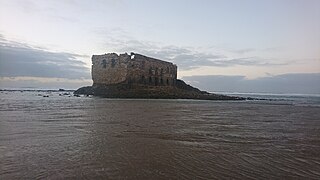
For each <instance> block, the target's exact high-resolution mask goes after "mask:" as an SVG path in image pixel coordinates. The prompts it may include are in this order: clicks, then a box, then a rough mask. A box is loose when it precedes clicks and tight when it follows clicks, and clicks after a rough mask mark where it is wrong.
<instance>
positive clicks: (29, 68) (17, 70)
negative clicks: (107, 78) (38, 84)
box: [0, 38, 91, 79]
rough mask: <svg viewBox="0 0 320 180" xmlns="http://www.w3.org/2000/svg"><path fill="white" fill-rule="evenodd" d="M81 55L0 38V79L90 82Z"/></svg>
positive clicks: (88, 72)
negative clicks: (46, 79) (48, 49)
mask: <svg viewBox="0 0 320 180" xmlns="http://www.w3.org/2000/svg"><path fill="white" fill-rule="evenodd" d="M81 56H82V55H77V54H71V53H65V52H50V51H47V50H44V49H39V48H34V47H31V46H29V45H26V44H21V43H16V42H10V41H6V40H5V39H4V38H0V77H17V76H29V77H51V78H52V77H54V78H70V79H91V77H90V69H89V68H88V67H86V66H85V63H84V62H82V61H80V60H78V58H79V57H81Z"/></svg>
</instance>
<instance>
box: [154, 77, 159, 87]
mask: <svg viewBox="0 0 320 180" xmlns="http://www.w3.org/2000/svg"><path fill="white" fill-rule="evenodd" d="M158 84H159V78H158V77H155V78H154V85H156V86H158Z"/></svg>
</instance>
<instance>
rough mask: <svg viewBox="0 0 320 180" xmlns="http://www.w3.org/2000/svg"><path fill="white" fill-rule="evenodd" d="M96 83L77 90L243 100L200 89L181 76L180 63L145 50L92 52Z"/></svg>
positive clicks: (113, 94)
mask: <svg viewBox="0 0 320 180" xmlns="http://www.w3.org/2000/svg"><path fill="white" fill-rule="evenodd" d="M92 80H93V85H92V86H87V87H82V88H80V89H78V90H76V91H75V92H74V94H76V95H79V94H84V95H94V96H101V97H108V98H156V99H208V100H241V99H243V98H239V97H231V96H225V95H217V94H211V93H208V92H205V91H200V90H199V89H197V88H194V87H192V86H190V85H188V84H186V83H185V82H183V81H182V80H179V79H177V66H176V65H175V64H173V63H171V62H166V61H163V60H159V59H155V58H151V57H147V56H144V55H141V54H136V53H131V54H130V55H129V54H127V53H124V54H120V55H118V54H116V53H108V54H103V55H93V56H92Z"/></svg>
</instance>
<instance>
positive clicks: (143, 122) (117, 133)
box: [0, 91, 320, 179]
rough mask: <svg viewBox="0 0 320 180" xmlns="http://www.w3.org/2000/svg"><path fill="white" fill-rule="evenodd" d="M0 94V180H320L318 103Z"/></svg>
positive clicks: (307, 98) (311, 99)
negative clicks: (68, 179)
mask: <svg viewBox="0 0 320 180" xmlns="http://www.w3.org/2000/svg"><path fill="white" fill-rule="evenodd" d="M232 95H237V96H243V97H255V98H265V99H270V100H250V101H200V100H160V99H158V100H142V99H107V98H98V97H84V96H81V97H75V96H73V95H72V93H70V92H57V91H55V92H50V91H0V179H66V178H73V179H320V96H319V95H284V94H280V95H274V94H273V95H272V94H235V93H233V94H232Z"/></svg>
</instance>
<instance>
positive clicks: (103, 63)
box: [92, 53, 177, 86]
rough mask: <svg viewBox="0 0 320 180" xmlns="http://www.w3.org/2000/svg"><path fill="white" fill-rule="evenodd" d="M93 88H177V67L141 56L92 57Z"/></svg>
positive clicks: (109, 54)
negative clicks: (124, 86) (121, 86)
mask: <svg viewBox="0 0 320 180" xmlns="http://www.w3.org/2000/svg"><path fill="white" fill-rule="evenodd" d="M92 80H93V86H99V85H113V84H120V83H121V84H129V85H130V84H136V85H139V84H140V85H147V86H175V85H176V82H177V66H176V65H175V64H172V63H170V62H166V61H162V60H158V59H154V58H150V57H147V56H143V55H141V54H135V53H131V54H130V55H129V54H127V53H125V54H120V55H117V54H116V53H108V54H103V55H93V56H92Z"/></svg>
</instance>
